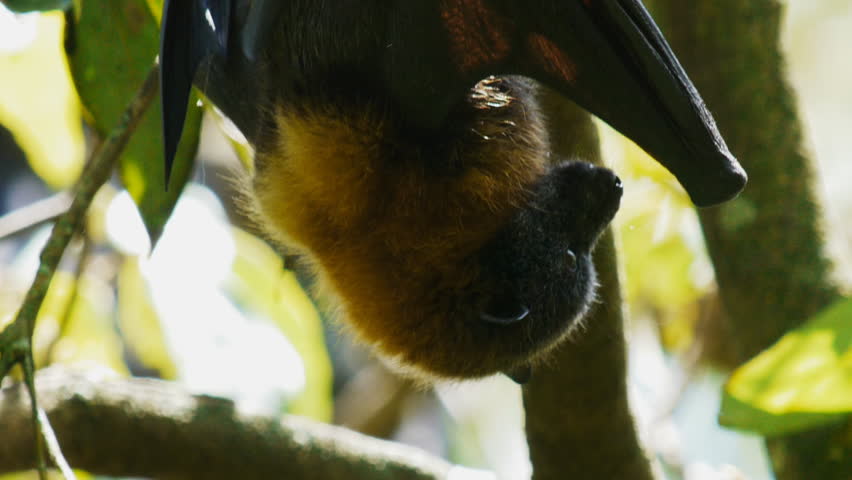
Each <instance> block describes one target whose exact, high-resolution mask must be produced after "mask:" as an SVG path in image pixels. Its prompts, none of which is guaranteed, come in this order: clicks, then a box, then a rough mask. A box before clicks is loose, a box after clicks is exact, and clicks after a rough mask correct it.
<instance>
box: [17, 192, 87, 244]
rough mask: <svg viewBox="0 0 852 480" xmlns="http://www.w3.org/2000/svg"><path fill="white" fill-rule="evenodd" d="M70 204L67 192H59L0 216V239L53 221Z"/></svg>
mask: <svg viewBox="0 0 852 480" xmlns="http://www.w3.org/2000/svg"><path fill="white" fill-rule="evenodd" d="M69 205H71V196H70V195H68V192H59V193H56V194H54V195H51V196H49V197H47V198H43V199H41V200H39V201H37V202H34V203H31V204H29V205H26V206H24V207H21V208H18V209H17V210H13V211H11V212H9V213H7V214H6V215H3V216H2V217H0V239H3V238H6V237H10V236H12V235H18V234H21V233H24V232H26V231H28V230H30V229H32V228H35V227H38V226H39V225H43V224H45V223H48V222H52V221H55V220H56V219H57V218H59V216H60V215H62V214H63V213H64V212H65V211H66V210H68V206H69Z"/></svg>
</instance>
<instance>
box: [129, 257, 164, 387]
mask: <svg viewBox="0 0 852 480" xmlns="http://www.w3.org/2000/svg"><path fill="white" fill-rule="evenodd" d="M118 322H119V326H120V327H121V333H122V334H123V336H124V338H125V341H126V342H127V348H129V349H130V350H131V351H132V352H133V354H134V355H135V356H136V358H137V359H138V360H139V361H140V362H141V363H142V365H144V366H145V368H148V369H151V370H154V371H156V372H157V373H158V374H159V376H160V377H161V378H165V379H174V378H176V377H177V368H176V367H175V364H174V362H173V361H172V358H171V355H170V354H169V347H168V345H167V344H166V342H165V338H164V336H163V329H162V327H161V326H160V319H159V317H158V316H157V312H156V311H155V310H154V307H153V305H152V304H151V299H150V297H149V295H148V286H147V282H146V281H145V279H144V278H142V275H141V273H140V271H139V261H138V259H136V258H130V257H129V258H127V259H125V261H124V263H123V264H122V266H121V270H120V272H119V274H118Z"/></svg>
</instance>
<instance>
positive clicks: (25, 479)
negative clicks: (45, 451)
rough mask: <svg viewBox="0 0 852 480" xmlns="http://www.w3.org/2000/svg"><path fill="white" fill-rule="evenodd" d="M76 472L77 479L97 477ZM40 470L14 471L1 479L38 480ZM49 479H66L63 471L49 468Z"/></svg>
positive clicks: (88, 479)
mask: <svg viewBox="0 0 852 480" xmlns="http://www.w3.org/2000/svg"><path fill="white" fill-rule="evenodd" d="M74 474H75V475H76V476H77V480H92V479H94V478H100V477H95V476H93V475H89V474H88V473H86V472H81V471H79V470H75V471H74ZM38 478H39V477H38V472H34V471H33V472H26V473H14V474H11V475H0V480H38ZM47 478H48V480H65V478H64V477H63V476H62V474H61V473H59V472H58V471H56V470H48V472H47Z"/></svg>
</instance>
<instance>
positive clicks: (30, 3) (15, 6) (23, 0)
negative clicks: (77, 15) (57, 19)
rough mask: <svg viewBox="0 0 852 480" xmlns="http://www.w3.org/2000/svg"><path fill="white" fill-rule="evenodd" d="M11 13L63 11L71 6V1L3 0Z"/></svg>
mask: <svg viewBox="0 0 852 480" xmlns="http://www.w3.org/2000/svg"><path fill="white" fill-rule="evenodd" d="M2 3H3V4H4V5H6V7H7V8H8V9H9V10H11V11H13V12H37V11H45V10H65V9H66V8H68V7H69V6H71V3H72V2H71V0H3V2H2Z"/></svg>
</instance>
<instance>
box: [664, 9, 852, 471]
mask: <svg viewBox="0 0 852 480" xmlns="http://www.w3.org/2000/svg"><path fill="white" fill-rule="evenodd" d="M648 3H649V4H652V6H653V7H656V8H654V9H653V13H654V14H655V15H654V16H655V18H656V19H657V21H658V22H659V24H660V27H661V29H662V30H663V32H664V33H665V34H666V36H667V37H668V39H669V41H670V42H671V44H672V48H673V49H674V51H675V54H677V56H678V58H680V60H681V61H682V62H683V66H684V68H685V69H686V71H687V72H688V73H689V75H690V77H691V78H692V80H693V82H694V83H695V85H696V87H697V88H698V90H699V91H700V92H701V94H702V95H703V97H704V99H705V101H706V102H707V106H708V107H709V109H710V111H711V112H713V115H714V116H715V118H716V120H717V122H718V124H719V129H720V130H721V132H722V135H723V136H724V138H725V139H726V141H727V142H728V145H729V147H730V149H731V151H732V152H733V153H734V154H735V155H736V156H737V158H738V159H739V160H740V162H741V163H742V165H743V167H745V169H746V171H747V172H748V174H749V184H748V185H747V186H746V189H745V191H744V192H743V193H742V194H741V195H740V197H739V198H737V199H736V200H734V201H732V202H730V203H727V204H725V205H722V206H720V207H715V208H708V209H704V210H701V211H700V212H699V215H700V218H701V224H702V227H703V229H704V234H705V237H706V240H707V247H708V250H709V253H710V257H711V259H712V260H713V265H714V267H715V270H716V279H717V282H718V284H719V291H720V296H721V300H722V304H723V306H724V308H725V310H726V313H727V315H726V317H727V319H728V320H727V321H728V322H730V325H729V331H731V332H735V335H734V337H733V338H732V339H731V341H732V342H733V343H734V347H735V350H736V351H737V352H738V356H739V360H740V362H744V361H746V360H748V359H749V358H751V357H752V356H754V355H755V354H757V353H759V352H760V351H761V350H763V349H765V348H767V347H769V346H770V345H772V344H773V343H774V342H775V341H776V340H778V338H780V337H781V336H782V335H783V334H784V333H786V332H787V331H789V330H790V329H793V328H795V327H798V326H799V325H801V324H802V323H804V322H805V321H806V320H807V319H808V318H809V317H811V316H812V315H813V314H815V313H816V312H818V311H819V310H821V309H822V308H824V307H826V306H828V305H829V304H830V303H832V302H833V301H834V300H836V299H837V298H838V291H837V287H836V286H835V285H834V284H833V283H832V280H831V278H830V268H831V265H830V262H829V261H828V259H827V257H826V253H825V249H824V244H823V242H822V237H821V235H820V221H821V218H822V217H821V211H820V207H819V205H818V202H817V195H816V194H815V192H814V185H815V183H814V176H815V174H814V168H813V165H812V163H811V162H810V160H809V159H808V158H807V156H806V155H805V152H804V148H803V146H802V132H801V128H800V124H799V119H798V116H797V112H796V106H795V98H794V96H793V93H792V89H791V88H790V86H789V85H788V83H787V81H786V78H785V71H784V61H783V57H782V54H781V52H780V46H779V25H780V20H781V13H782V10H781V5H780V4H779V3H778V2H777V1H775V0H695V1H691V2H684V1H681V0H652V1H649V2H648ZM847 428H848V427H847V426H845V425H838V426H834V427H826V428H820V429H816V430H813V431H809V432H806V433H802V434H798V435H792V436H788V437H784V438H775V439H770V440H768V441H767V445H768V446H769V450H770V454H771V457H772V462H773V466H774V469H775V472H776V475H777V477H778V479H779V480H809V479H820V480H834V479H836V480H841V479H842V480H848V479H849V478H850V477H849V475H850V472H852V455H850V453H852V452H850V451H849V447H848V446H847V447H846V450H845V452H844V448H843V446H842V442H841V441H842V436H843V435H844V433H843V432H844V431H846V429H847Z"/></svg>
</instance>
